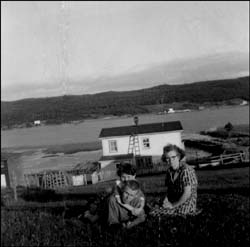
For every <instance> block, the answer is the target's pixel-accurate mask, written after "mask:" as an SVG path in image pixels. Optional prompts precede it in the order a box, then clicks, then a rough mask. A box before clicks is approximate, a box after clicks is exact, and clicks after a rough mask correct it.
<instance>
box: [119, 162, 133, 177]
mask: <svg viewBox="0 0 250 247" xmlns="http://www.w3.org/2000/svg"><path fill="white" fill-rule="evenodd" d="M124 173H126V174H128V175H132V176H134V175H135V174H136V169H135V166H133V165H132V164H130V163H121V164H119V165H118V166H117V175H118V176H119V177H121V175H122V174H124Z"/></svg>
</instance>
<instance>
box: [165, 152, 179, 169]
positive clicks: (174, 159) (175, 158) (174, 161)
mask: <svg viewBox="0 0 250 247" xmlns="http://www.w3.org/2000/svg"><path fill="white" fill-rule="evenodd" d="M165 155H166V160H167V162H168V164H170V166H171V167H172V169H174V170H177V169H178V168H179V167H180V156H179V154H178V153H177V152H176V151H174V150H173V151H170V152H168V153H166V154H165Z"/></svg>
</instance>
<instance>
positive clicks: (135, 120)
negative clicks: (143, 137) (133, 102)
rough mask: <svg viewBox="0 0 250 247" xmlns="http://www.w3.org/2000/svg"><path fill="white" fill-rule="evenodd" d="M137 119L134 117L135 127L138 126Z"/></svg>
mask: <svg viewBox="0 0 250 247" xmlns="http://www.w3.org/2000/svg"><path fill="white" fill-rule="evenodd" d="M138 122H139V118H138V117H137V116H134V123H135V125H136V126H138Z"/></svg>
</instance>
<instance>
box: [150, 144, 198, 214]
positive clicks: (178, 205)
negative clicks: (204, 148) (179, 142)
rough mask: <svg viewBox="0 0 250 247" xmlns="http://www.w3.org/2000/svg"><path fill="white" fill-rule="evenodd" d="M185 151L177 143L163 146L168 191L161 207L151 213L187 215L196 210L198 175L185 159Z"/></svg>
mask: <svg viewBox="0 0 250 247" xmlns="http://www.w3.org/2000/svg"><path fill="white" fill-rule="evenodd" d="M184 157H185V152H184V150H182V149H181V148H179V147H178V146H176V145H172V144H169V145H167V146H165V147H164V148H163V155H162V160H163V161H164V162H167V163H168V165H169V169H168V170H167V172H166V178H165V186H166V187H167V193H166V196H165V198H164V200H163V204H162V205H161V207H160V208H157V209H153V210H152V211H151V213H150V214H151V215H155V216H157V215H165V214H166V215H168V214H170V215H187V214H194V213H195V212H196V201H197V184H198V182H197V177H196V174H195V171H194V169H193V168H192V167H190V166H188V165H187V164H186V163H185V161H184Z"/></svg>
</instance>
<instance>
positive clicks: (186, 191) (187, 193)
mask: <svg viewBox="0 0 250 247" xmlns="http://www.w3.org/2000/svg"><path fill="white" fill-rule="evenodd" d="M190 196H191V185H187V186H185V187H184V192H183V194H182V196H181V197H180V199H179V200H178V201H177V202H174V203H172V206H173V207H174V208H175V207H178V206H179V205H181V204H183V203H184V202H185V201H186V200H187V199H188V198H189V197H190Z"/></svg>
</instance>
